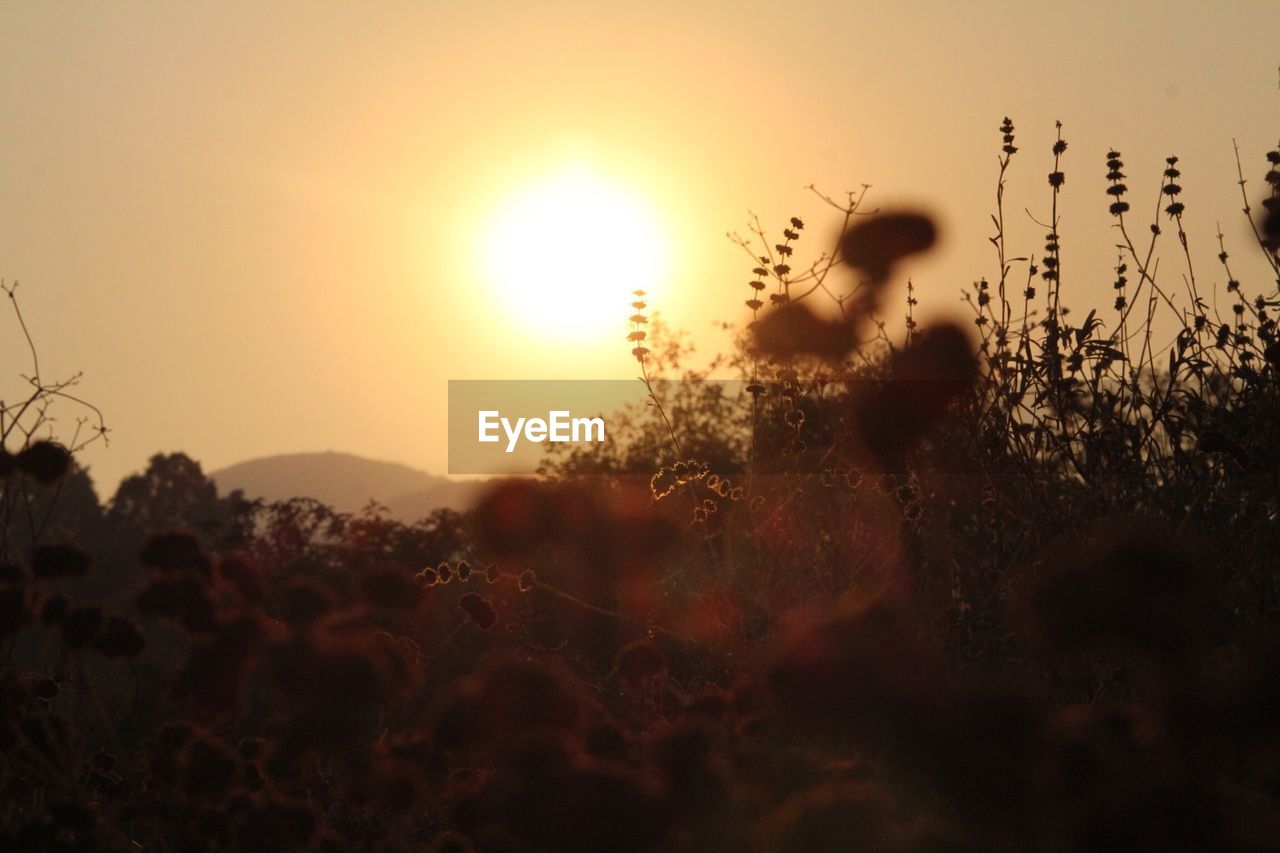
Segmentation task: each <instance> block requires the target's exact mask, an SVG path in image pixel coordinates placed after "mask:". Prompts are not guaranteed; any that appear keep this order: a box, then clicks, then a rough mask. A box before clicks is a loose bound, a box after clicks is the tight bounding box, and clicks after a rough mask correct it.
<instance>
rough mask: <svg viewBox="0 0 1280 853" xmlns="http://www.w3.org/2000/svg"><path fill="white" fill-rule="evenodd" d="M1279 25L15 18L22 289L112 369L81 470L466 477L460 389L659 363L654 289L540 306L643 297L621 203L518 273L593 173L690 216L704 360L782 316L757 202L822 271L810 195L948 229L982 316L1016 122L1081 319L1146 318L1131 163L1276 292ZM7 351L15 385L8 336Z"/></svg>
mask: <svg viewBox="0 0 1280 853" xmlns="http://www.w3.org/2000/svg"><path fill="white" fill-rule="evenodd" d="M1278 32H1280V24H1277V22H1276V16H1275V6H1274V3H1273V2H1271V0H1266V2H1243V0H1238V2H1222V3H1208V2H1206V3H1198V2H1162V3H1148V2H1132V3H1129V2H1126V3H1115V2H1107V3H1093V2H1076V3H1061V2H1059V3H1011V2H1008V0H1004V2H971V3H950V2H894V3H866V2H808V3H801V2H791V3H759V2H754V3H753V2H733V3H728V2H682V3H663V2H650V3H644V4H637V3H633V2H627V3H604V2H595V3H568V2H565V3H532V2H509V3H496V2H468V3H434V2H414V3H409V2H403V3H402V2H369V3H359V4H357V3H330V2H306V3H302V2H296V3H294V2H259V1H258V0H255V2H217V3H214V2H184V3H180V4H177V3H158V2H156V3H140V2H134V3H125V2H117V3H95V4H76V3H50V2H18V1H17V0H8V2H5V3H3V4H0V116H3V117H4V127H3V129H0V277H2V278H3V279H4V280H5V281H6V282H7V283H9V284H12V283H13V282H14V281H15V280H16V281H18V282H20V288H19V291H18V293H19V296H20V299H21V305H22V308H23V311H24V314H25V316H26V318H27V321H28V323H29V325H30V327H31V331H32V334H33V336H34V337H35V340H36V343H37V345H38V347H39V351H40V358H41V366H42V369H43V372H44V374H45V375H46V376H66V375H70V374H74V373H76V372H79V371H83V374H84V375H83V378H82V380H81V382H80V385H79V387H78V389H77V392H78V393H79V394H80V395H81V396H83V397H85V398H87V399H89V400H91V401H92V402H94V403H95V404H97V405H98V406H99V407H100V408H101V409H102V411H103V412H104V414H105V416H106V420H107V424H108V426H109V427H110V429H111V432H110V434H109V435H110V444H109V446H103V445H94V446H93V447H91V448H89V449H87V450H86V451H85V453H84V455H83V456H82V462H84V463H85V464H87V465H88V466H89V467H90V471H91V473H92V475H93V477H94V479H95V481H96V482H97V483H98V488H99V491H100V492H102V493H104V494H110V492H111V491H113V490H114V487H115V484H116V483H117V482H118V481H119V479H120V478H121V477H122V476H125V475H127V474H128V473H130V472H133V471H137V470H140V469H141V468H142V467H144V466H145V463H146V459H147V458H148V457H149V456H150V455H151V454H153V453H156V452H162V451H163V452H173V451H179V450H181V451H185V452H187V453H188V454H190V455H191V456H193V457H194V458H196V459H198V460H200V461H201V462H202V463H203V464H204V465H205V468H206V470H213V469H216V468H219V467H222V466H225V465H228V464H232V463H235V462H239V461H243V460H246V459H250V458H254V457H257V456H263V455H268V454H274V453H283V452H294V451H317V450H339V451H347V452H352V453H357V454H361V455H365V456H369V457H373V458H378V459H387V460H394V461H400V462H404V463H407V464H411V465H414V466H417V467H421V468H424V469H426V470H428V471H432V472H436V473H440V472H443V471H444V470H445V467H446V460H447V448H446V447H445V442H444V436H445V430H446V413H445V393H446V388H447V382H448V380H449V379H495V378H500V379H516V378H519V379H524V378H528V379H541V378H560V377H571V378H583V379H602V378H627V377H629V376H632V375H634V374H635V372H636V371H635V364H634V361H633V360H632V359H631V357H630V355H629V345H628V344H627V343H626V340H625V337H626V333H627V331H628V326H627V324H626V317H627V315H628V314H629V313H630V310H629V308H628V307H627V306H626V304H625V297H623V296H619V300H618V301H619V304H618V311H617V317H616V319H612V318H610V317H608V316H607V314H608V309H607V307H606V308H604V309H601V308H600V307H598V300H597V301H596V303H593V304H597V307H594V308H592V309H591V310H592V311H595V312H597V313H595V314H592V315H591V316H590V317H586V316H584V317H583V318H582V321H583V322H581V323H579V324H578V326H577V329H576V331H575V332H574V333H572V334H567V333H565V332H564V331H563V330H559V329H555V328H552V324H551V323H550V322H549V321H548V320H547V319H546V317H547V315H546V314H544V313H539V312H538V311H536V310H530V307H529V306H530V302H529V300H528V297H529V294H530V293H531V292H532V293H535V294H536V293H538V292H539V291H540V288H544V287H549V286H550V285H549V284H548V282H550V281H552V279H551V278H549V277H548V273H547V272H546V268H547V267H559V266H561V265H563V266H565V267H566V268H568V267H572V266H573V265H574V263H575V259H578V260H579V261H582V262H586V261H590V262H591V263H592V264H593V265H594V266H593V268H601V267H603V268H601V269H600V273H599V274H600V279H601V280H602V281H608V282H616V281H629V280H630V279H631V278H633V277H634V276H629V275H628V274H626V273H627V271H628V270H631V269H632V264H633V262H632V261H631V260H622V261H620V262H619V265H618V267H616V268H614V269H612V270H610V269H609V268H607V267H608V266H609V265H608V263H607V262H605V261H600V260H598V259H599V258H601V257H605V258H607V257H609V256H610V255H609V254H608V252H613V253H614V254H617V252H615V251H614V249H615V247H614V246H613V245H612V244H610V243H608V242H607V240H608V238H609V234H608V232H606V231H603V230H601V228H600V227H598V226H599V223H601V222H603V223H609V222H611V221H612V220H610V219H609V218H608V216H603V215H602V216H596V215H595V214H594V213H593V212H592V211H589V210H588V211H584V212H583V214H582V216H581V217H577V216H574V215H572V212H569V213H568V214H567V215H565V217H564V221H563V222H562V223H560V226H559V227H558V228H556V229H553V230H552V232H551V235H550V236H542V232H537V233H538V235H539V241H538V244H537V246H536V247H535V248H534V249H531V250H530V251H531V252H533V253H534V255H535V257H531V262H530V263H531V267H533V268H537V269H531V272H530V277H529V279H528V280H522V281H520V282H512V281H510V280H508V281H506V282H505V283H504V282H501V281H495V280H493V278H494V276H493V274H492V273H491V271H490V270H491V267H492V264H491V263H490V261H491V260H492V258H493V256H494V253H495V252H500V251H502V249H501V248H500V247H496V246H495V245H494V240H507V238H495V237H494V236H493V235H495V234H501V233H506V232H502V231H501V229H499V228H498V226H497V225H496V224H495V223H497V222H501V221H503V215H504V212H505V211H510V210H512V209H513V205H515V204H516V202H515V201H513V199H519V198H523V197H525V196H527V195H528V194H529V193H531V192H533V193H535V194H536V192H537V188H539V187H545V186H548V185H551V186H555V185H556V183H555V181H556V180H557V177H556V176H560V175H563V174H566V172H567V171H568V172H572V171H573V170H575V169H576V170H580V171H581V170H585V171H586V172H587V173H589V174H591V175H594V176H596V178H595V179H596V180H597V181H598V182H602V183H601V186H605V187H607V188H608V191H609V192H610V193H614V194H615V195H619V194H620V195H622V196H625V197H626V198H627V199H629V202H628V203H630V204H632V206H633V207H637V208H643V210H644V211H645V216H647V217H648V219H647V220H646V223H647V224H646V228H647V229H649V230H648V231H646V233H650V232H653V233H657V232H660V233H661V237H660V238H654V239H660V240H661V242H662V243H663V263H662V264H661V265H659V266H658V267H656V268H655V269H658V270H659V272H656V273H653V275H655V276H656V277H657V278H656V279H655V280H654V281H653V282H652V287H651V289H652V291H653V297H652V298H651V300H650V302H651V308H652V309H654V310H657V311H659V312H660V313H661V314H662V315H663V316H664V317H665V318H666V319H667V320H668V321H669V322H670V323H671V324H672V325H674V326H676V327H677V328H681V329H684V330H687V331H688V332H689V333H690V334H691V335H692V337H693V338H694V339H695V340H696V341H698V342H699V344H700V345H701V346H702V347H703V349H704V351H706V350H714V349H715V348H716V347H717V346H719V345H721V344H722V343H723V338H722V337H721V338H718V337H717V334H719V333H717V332H716V331H715V327H716V324H717V323H720V322H732V323H741V322H743V321H744V320H745V319H746V317H745V315H746V309H745V308H743V307H742V301H743V300H744V299H745V298H747V296H748V293H747V288H746V286H745V282H746V280H747V279H748V278H749V277H750V276H749V273H750V263H749V259H747V258H745V256H743V255H742V254H741V251H740V249H738V248H737V247H735V246H734V245H733V244H732V243H731V242H730V241H729V240H728V239H727V238H726V236H725V234H726V232H727V231H731V230H739V231H741V230H743V228H744V225H745V222H746V218H747V215H748V211H754V212H755V213H757V214H759V216H760V217H761V220H762V222H763V223H764V224H765V226H766V227H767V228H769V229H771V230H775V231H776V230H778V229H780V228H781V227H782V226H783V225H784V224H785V223H786V221H787V219H788V218H789V217H791V216H792V215H800V216H801V217H803V218H804V219H805V220H806V222H808V223H809V228H808V230H807V231H806V234H805V235H804V237H803V238H802V240H801V244H800V247H799V248H798V249H797V258H804V257H806V256H805V254H804V253H805V252H806V251H813V252H816V251H817V250H818V247H819V245H821V244H823V243H824V241H825V242H829V239H830V238H831V237H832V236H833V234H832V229H834V228H835V227H836V225H837V222H836V221H835V220H834V219H833V215H832V213H831V211H829V210H825V209H824V206H823V205H822V203H821V202H820V201H819V200H817V199H816V197H814V196H813V195H812V194H811V193H809V192H808V191H807V190H806V189H805V187H806V186H808V185H810V184H813V185H816V186H817V187H818V188H820V189H822V190H824V191H826V192H828V193H830V194H836V195H838V194H840V193H842V192H844V191H845V190H848V189H855V188H857V187H859V186H860V185H862V184H864V183H865V184H870V185H872V187H873V189H872V190H871V195H870V197H869V198H870V202H869V203H870V204H871V206H877V205H879V206H882V207H886V208H889V207H902V206H921V207H924V208H926V209H928V210H930V211H932V212H933V213H934V214H935V215H936V216H937V217H938V219H939V222H940V224H941V229H942V242H941V244H940V246H939V249H938V250H937V251H936V252H935V253H933V254H932V255H931V256H929V257H927V258H924V259H921V260H920V261H917V262H915V263H913V264H911V265H910V268H909V269H907V270H906V271H905V272H906V273H909V274H910V275H911V276H912V278H913V281H914V282H915V284H916V286H917V288H918V290H919V297H920V300H921V312H922V314H924V315H926V316H950V315H956V314H958V312H959V311H960V310H961V308H962V306H961V304H960V303H959V293H960V290H961V288H962V287H963V286H964V285H966V284H967V283H969V282H971V281H973V280H974V279H977V278H978V277H980V276H984V275H985V276H988V277H989V276H991V275H993V274H994V272H995V261H994V255H993V253H992V250H991V246H990V244H989V243H988V242H987V237H988V236H990V234H991V225H990V220H989V218H988V217H989V214H990V212H991V211H992V209H993V202H994V192H995V179H996V159H997V155H998V152H999V145H1000V139H999V133H998V130H997V128H998V127H999V124H1000V121H1001V120H1002V118H1003V117H1004V116H1006V115H1008V116H1010V117H1011V118H1012V119H1013V120H1014V123H1015V125H1016V126H1017V136H1018V139H1017V144H1018V145H1019V148H1020V152H1019V154H1018V156H1017V157H1016V158H1015V159H1014V163H1013V165H1012V167H1011V170H1010V174H1009V189H1008V191H1007V197H1006V203H1007V210H1008V211H1009V214H1008V216H1009V219H1010V223H1011V224H1010V227H1009V232H1010V240H1011V242H1012V244H1013V245H1012V250H1013V251H1012V254H1014V255H1025V254H1028V253H1039V252H1040V250H1041V244H1042V242H1043V229H1042V228H1041V227H1040V226H1038V225H1035V224H1034V223H1033V222H1032V221H1031V219H1030V216H1029V215H1028V212H1027V211H1029V212H1030V213H1033V214H1035V215H1037V216H1040V217H1042V218H1043V217H1046V216H1047V210H1048V204H1049V194H1048V190H1049V187H1048V184H1047V180H1046V175H1047V173H1048V172H1049V171H1050V167H1051V163H1052V160H1051V155H1050V153H1049V149H1050V146H1051V144H1052V141H1053V139H1054V133H1055V130H1054V122H1055V121H1059V120H1060V121H1062V122H1063V135H1064V138H1065V139H1067V141H1068V143H1069V148H1068V151H1067V153H1066V155H1065V157H1064V161H1063V162H1064V171H1065V173H1066V184H1065V187H1064V188H1063V196H1062V205H1061V208H1060V214H1061V231H1062V255H1063V270H1064V273H1063V275H1064V300H1065V301H1066V303H1067V304H1069V305H1078V306H1079V307H1080V308H1081V309H1087V308H1088V307H1091V305H1093V304H1098V305H1105V304H1109V303H1110V301H1111V291H1110V281H1111V278H1112V276H1113V273H1112V270H1111V267H1112V266H1114V264H1115V251H1114V249H1113V245H1114V243H1115V235H1114V232H1113V230H1112V229H1111V227H1110V226H1111V222H1112V220H1111V219H1110V217H1109V216H1107V214H1106V203H1107V198H1106V196H1105V194H1104V190H1105V187H1106V182H1105V179H1104V177H1103V176H1104V173H1105V167H1104V165H1103V161H1104V159H1105V157H1104V155H1105V152H1106V151H1107V150H1108V148H1110V147H1116V148H1118V149H1120V150H1121V151H1122V152H1123V154H1124V159H1125V161H1126V166H1127V168H1126V172H1127V173H1128V174H1129V176H1130V179H1129V180H1128V181H1127V183H1128V184H1129V186H1130V187H1131V188H1132V190H1131V192H1132V193H1133V196H1132V197H1133V198H1134V199H1135V204H1134V206H1135V208H1145V207H1147V205H1146V204H1145V203H1143V202H1139V201H1138V200H1140V199H1147V198H1150V199H1152V200H1154V198H1155V193H1156V192H1157V190H1158V186H1159V180H1160V172H1161V170H1162V169H1163V168H1164V157H1166V156H1167V155H1169V154H1177V155H1178V156H1179V157H1180V158H1181V161H1180V166H1181V168H1182V169H1183V172H1184V177H1183V179H1182V184H1183V186H1184V187H1185V192H1184V194H1183V196H1182V200H1183V201H1184V202H1185V204H1186V206H1187V215H1186V222H1187V228H1188V232H1189V233H1190V235H1191V249H1192V253H1193V262H1194V263H1195V264H1196V265H1197V274H1198V275H1199V276H1200V278H1201V279H1202V281H1205V282H1210V283H1213V282H1217V283H1220V282H1221V280H1222V278H1223V276H1222V274H1221V272H1220V268H1219V267H1217V265H1216V254H1217V245H1216V240H1215V238H1214V235H1215V234H1216V231H1217V227H1218V226H1217V224H1218V223H1221V227H1222V230H1223V232H1224V234H1225V235H1226V240H1227V245H1228V249H1229V250H1230V251H1232V253H1233V254H1232V257H1233V261H1236V259H1237V258H1238V259H1239V260H1238V267H1237V268H1236V273H1237V277H1238V278H1241V279H1242V280H1243V281H1244V283H1245V285H1246V287H1249V285H1250V284H1251V283H1256V285H1257V287H1256V288H1255V289H1263V288H1265V285H1266V284H1267V283H1268V282H1267V279H1266V278H1265V276H1264V275H1263V273H1262V269H1261V267H1260V265H1255V264H1252V263H1251V262H1250V255H1249V248H1250V247H1249V246H1248V245H1247V242H1246V239H1245V237H1246V232H1245V228H1246V223H1245V220H1244V218H1243V216H1242V214H1241V212H1240V207H1241V201H1240V195H1239V188H1238V187H1237V186H1236V183H1235V181H1236V176H1235V160H1234V153H1233V147H1232V143H1233V139H1234V140H1235V141H1236V142H1237V143H1238V144H1239V147H1240V152H1241V156H1242V158H1243V160H1244V163H1245V170H1246V177H1250V178H1251V179H1253V183H1252V184H1251V185H1250V186H1251V187H1252V190H1253V192H1254V193H1255V195H1256V194H1257V193H1260V191H1261V190H1260V182H1259V181H1258V179H1259V178H1260V177H1261V175H1262V173H1263V168H1262V164H1263V162H1264V161H1263V154H1264V153H1265V152H1266V151H1267V150H1269V149H1270V148H1273V147H1275V145H1276V142H1277V136H1278V135H1280V122H1278V121H1277V116H1280V77H1278V67H1280V51H1277V49H1276V46H1275V45H1276V38H1275V37H1276V35H1277V33H1278ZM548 182H550V184H549V183H548ZM620 209H621V208H620ZM622 221H623V222H624V223H625V222H626V221H627V220H625V219H624V220H622ZM614 230H618V229H614ZM621 230H627V229H626V228H625V226H624V227H622V229H621ZM601 240H604V241H606V242H605V244H604V248H605V249H607V250H608V252H602V251H600V243H599V241H601ZM486 241H489V242H486ZM806 241H807V242H806ZM507 243H508V244H509V243H510V240H507ZM548 246H550V248H547V247H548ZM508 248H509V246H508ZM625 250H626V245H625V244H624V245H623V246H622V254H623V255H624V256H625ZM1254 251H1255V252H1256V249H1255V250H1254ZM548 259H549V260H548ZM1175 261H1176V258H1175V257H1174V256H1173V255H1172V254H1170V257H1169V259H1168V261H1167V263H1170V264H1172V263H1174V262H1175ZM507 267H510V264H507ZM537 270H541V272H538V271H537ZM507 275H508V276H510V275H511V274H510V273H508V274H507ZM603 286H605V285H602V287H603ZM898 286H899V287H901V282H899V283H898ZM504 288H505V289H504ZM517 297H519V298H517ZM547 298H548V299H554V298H555V296H554V294H553V293H548V295H547ZM535 302H536V300H535ZM571 302H572V300H569V301H566V306H568V305H569V304H571ZM606 305H607V301H606ZM565 310H569V309H568V307H566V309H565ZM584 310H585V309H584ZM602 310H603V312H604V313H598V312H601V311H602ZM540 318H541V319H540ZM0 358H3V362H0V364H3V366H4V371H3V375H0V393H2V394H3V395H4V399H13V395H14V394H15V393H16V391H17V390H20V387H19V386H17V385H16V384H15V383H16V382H17V380H16V374H17V373H18V372H19V371H22V370H25V369H26V364H25V362H24V361H23V350H22V345H21V341H20V339H19V335H18V334H17V332H16V328H15V327H14V326H13V324H12V323H11V322H10V321H9V318H8V317H4V318H0ZM61 414H62V416H63V417H64V418H66V419H67V420H65V421H64V422H63V423H62V424H60V426H61V427H64V428H65V427H67V426H69V424H70V420H71V419H73V418H74V414H75V413H74V411H72V410H70V409H63V410H62V412H61Z"/></svg>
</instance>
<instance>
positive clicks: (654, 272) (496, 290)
mask: <svg viewBox="0 0 1280 853" xmlns="http://www.w3.org/2000/svg"><path fill="white" fill-rule="evenodd" d="M479 248H480V252H481V255H482V264H483V268H484V274H485V278H486V280H487V284H488V286H489V288H490V292H491V295H492V297H493V299H494V300H495V302H496V304H497V305H499V306H500V307H501V309H502V310H503V311H504V312H505V313H506V314H507V315H508V316H509V317H510V318H511V319H512V320H513V321H514V322H516V323H518V324H520V325H521V326H522V327H524V328H525V329H526V331H528V332H530V333H534V334H537V335H538V336H540V337H552V338H556V339H560V340H564V339H565V338H566V337H568V338H573V339H575V340H579V341H581V340H586V339H592V338H595V339H604V338H608V337H612V336H614V335H618V334H619V333H620V332H621V333H622V334H625V330H626V323H627V320H626V318H627V316H628V314H629V313H630V308H629V303H630V302H631V301H632V297H631V292H632V291H635V290H644V291H646V292H648V293H649V294H650V295H651V297H652V296H654V295H656V293H659V292H661V289H662V287H663V285H664V283H665V280H666V278H667V275H668V264H669V260H670V238H669V235H668V234H667V233H666V230H665V229H664V227H663V223H662V220H661V218H660V217H659V216H658V215H657V214H656V212H655V211H654V209H653V208H652V207H651V206H650V205H649V204H647V203H646V201H645V199H644V198H643V196H642V195H641V194H640V193H639V192H637V191H636V190H634V189H632V188H631V187H628V186H627V185H625V184H623V183H619V182H617V181H613V180H610V179H609V178H607V177H605V176H603V175H601V174H598V173H596V172H594V171H592V170H590V169H587V168H585V167H574V168H569V169H565V170H564V171H562V172H560V173H557V174H555V175H552V176H550V177H548V178H546V179H544V180H541V181H538V182H535V183H533V184H530V185H528V186H526V187H525V188H524V189H522V190H521V191H519V192H517V193H515V194H514V195H512V196H511V197H510V198H508V200H507V201H506V202H505V204H503V205H502V206H501V207H500V209H499V210H498V211H497V213H496V214H495V215H494V217H493V219H492V221H491V224H490V226H489V228H488V229H487V231H486V232H485V233H484V234H483V236H482V239H481V243H480V247H479Z"/></svg>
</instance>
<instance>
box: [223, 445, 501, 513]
mask: <svg viewBox="0 0 1280 853" xmlns="http://www.w3.org/2000/svg"><path fill="white" fill-rule="evenodd" d="M208 476H209V479H211V480H213V481H214V483H215V484H216V485H217V487H218V492H219V494H222V495H226V494H229V493H230V492H232V491H234V490H236V489H240V490H241V491H243V492H244V494H245V497H248V498H251V499H252V498H262V499H264V500H267V501H278V500H288V499H289V498H295V497H306V498H313V499H315V500H318V501H320V502H321V503H323V504H326V505H328V506H331V507H333V508H334V509H335V510H337V511H339V512H358V511H359V510H361V509H363V508H364V507H365V506H367V505H368V503H369V502H370V501H376V502H377V503H379V504H382V505H383V506H386V507H387V509H388V511H389V512H390V514H391V515H392V516H393V517H394V518H397V519H399V520H401V521H406V522H411V521H416V520H417V519H420V518H424V517H425V516H427V515H429V514H430V513H431V512H432V511H433V510H435V509H440V508H448V509H455V510H463V509H466V508H468V507H469V506H470V505H471V504H472V503H473V502H474V499H475V496H476V494H477V493H478V491H479V488H480V486H481V484H480V483H479V482H475V481H461V480H452V479H450V478H448V477H445V476H441V475H439V474H430V473H427V472H426V471H422V470H419V469H417V468H413V467H411V466H409V465H405V464H403V463H400V462H389V461H385V460H379V459H369V458H367V457H364V456H358V455H356V454H354V453H343V452H340V451H333V450H328V451H319V452H313V453H280V454H274V455H271V456H260V457H257V458H254V459H248V460H245V461H243V462H237V463H236V464H234V465H228V466H226V467H224V468H220V469H218V470H217V471H213V472H211V473H210V474H209V475H208Z"/></svg>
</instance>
